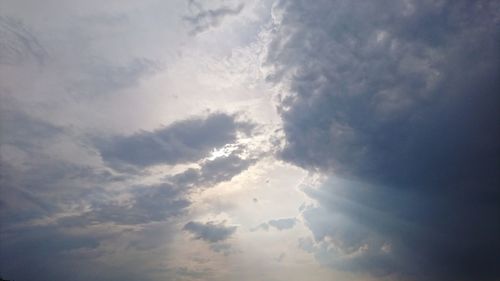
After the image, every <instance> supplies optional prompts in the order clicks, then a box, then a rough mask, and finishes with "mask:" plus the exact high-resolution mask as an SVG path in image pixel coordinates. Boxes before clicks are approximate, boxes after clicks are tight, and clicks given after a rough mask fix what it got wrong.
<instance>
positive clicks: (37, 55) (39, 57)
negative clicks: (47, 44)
mask: <svg viewBox="0 0 500 281" xmlns="http://www.w3.org/2000/svg"><path fill="white" fill-rule="evenodd" d="M47 58H48V53H47V51H46V50H45V48H44V47H43V46H42V44H41V43H40V41H39V40H38V38H37V37H36V36H35V35H34V34H33V32H32V31H31V30H30V29H29V28H28V27H26V25H25V24H24V23H23V22H22V21H20V20H17V19H15V18H11V17H4V16H0V64H9V65H14V64H19V63H22V62H24V61H25V60H27V59H31V60H34V61H35V62H37V63H38V64H43V63H44V62H45V61H46V60H47Z"/></svg>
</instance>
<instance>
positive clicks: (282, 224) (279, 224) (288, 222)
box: [253, 218, 297, 231]
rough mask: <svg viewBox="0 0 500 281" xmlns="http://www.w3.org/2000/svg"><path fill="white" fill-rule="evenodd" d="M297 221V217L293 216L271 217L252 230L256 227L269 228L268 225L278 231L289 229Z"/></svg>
mask: <svg viewBox="0 0 500 281" xmlns="http://www.w3.org/2000/svg"><path fill="white" fill-rule="evenodd" d="M296 223H297V219H295V218H283V219H273V220H270V221H268V222H264V223H261V224H260V225H259V226H257V227H256V228H254V229H253V231H255V230H257V229H262V230H266V231H267V230H269V227H273V228H275V229H277V230H279V231H281V230H285V229H291V228H293V227H294V226H295V224H296Z"/></svg>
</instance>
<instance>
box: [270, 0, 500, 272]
mask: <svg viewBox="0 0 500 281" xmlns="http://www.w3.org/2000/svg"><path fill="white" fill-rule="evenodd" d="M498 11H500V9H499V3H498V1H478V2H471V1H378V2H363V3H359V2H345V1H320V2H317V3H315V4H314V5H311V4H310V3H309V2H307V1H280V2H278V3H277V4H276V5H275V8H274V18H275V23H274V25H273V28H272V30H271V42H270V44H269V46H268V55H267V63H268V65H269V66H271V67H272V69H273V73H272V75H270V76H269V80H270V81H273V82H275V83H284V84H285V86H286V87H287V88H288V90H289V91H288V92H289V95H286V96H284V97H282V99H281V106H280V108H279V110H280V114H281V117H282V119H283V129H284V133H285V135H286V142H285V143H284V148H283V150H282V152H281V157H282V158H283V159H285V160H287V161H289V162H292V163H295V164H297V165H299V166H301V167H304V168H306V169H308V170H314V171H320V172H323V173H327V174H331V173H334V174H336V175H337V176H341V177H344V178H350V179H352V180H354V181H355V182H366V183H368V186H370V188H368V189H367V190H368V191H366V190H363V191H361V190H357V189H354V190H351V191H349V193H348V194H349V196H350V198H349V200H351V201H354V203H356V204H355V206H357V207H353V206H352V204H351V203H353V202H350V201H349V202H350V203H349V202H347V203H349V204H347V203H346V205H336V204H337V203H338V202H337V200H333V199H332V200H330V199H331V198H332V197H333V196H334V195H335V193H334V192H333V191H332V190H331V189H329V188H328V184H327V185H326V186H325V187H323V189H324V191H323V192H324V194H321V196H319V195H316V196H315V195H314V194H311V196H313V197H314V198H315V199H317V200H318V201H319V202H320V203H321V206H320V207H319V208H318V209H315V208H313V209H311V210H310V211H308V212H306V215H305V217H306V221H307V222H309V225H310V227H311V229H312V230H313V232H314V234H315V237H316V239H317V241H315V242H318V243H326V242H325V241H327V240H328V239H336V241H337V240H339V241H340V242H339V241H337V242H336V243H340V244H342V243H344V244H345V245H343V246H341V248H342V247H345V249H344V251H345V253H349V252H350V251H353V252H352V254H354V253H358V252H356V251H358V250H360V249H361V250H362V251H361V250H360V252H359V253H358V254H359V256H358V258H356V259H351V260H343V261H342V268H344V269H352V270H356V271H363V270H366V271H369V272H372V273H374V274H382V273H385V274H389V273H395V274H401V275H405V274H406V275H410V276H420V278H424V279H426V280H471V279H474V280H495V279H498V278H499V276H500V271H499V270H498V269H497V267H496V266H495V263H494V261H495V260H498V259H499V258H500V244H499V242H498V239H496V238H495V237H496V236H498V235H499V234H500V218H499V215H498V214H500V209H499V208H500V207H499V206H500V191H499V190H498V187H499V186H500V173H498V167H500V130H499V127H498V120H500V111H498V110H497V107H498V106H497V105H498V104H500V95H498V93H499V92H500V86H499V83H498V78H497V77H499V76H500V71H499V66H500V65H499V64H498V62H499V61H500V52H498V50H499V49H500V43H499V41H498V40H497V39H496V38H498V37H499V35H500V32H499V29H498V23H499V21H498V19H499V12H498ZM355 191H359V193H358V192H355ZM396 194H397V195H399V196H401V198H397V197H395V196H396ZM367 198H369V200H367ZM402 202H404V203H402ZM373 204H377V205H376V206H372V205H373ZM358 205H359V206H358ZM343 207H345V209H343V210H342V211H343V213H344V215H343V217H344V219H345V220H351V219H352V220H353V221H355V222H352V223H351V224H352V225H351V224H349V223H347V222H346V223H345V228H346V229H345V233H344V232H343V230H342V229H336V228H335V227H334V226H335V224H336V223H337V219H341V220H342V216H341V218H338V217H339V215H338V214H337V211H338V210H337V208H343ZM363 208H367V209H363ZM313 210H315V211H313ZM362 210H363V211H362ZM370 210H379V211H380V210H382V213H377V212H376V213H370ZM314 212H320V213H318V214H315V215H307V214H312V213H314ZM360 216H361V218H360ZM387 217H389V218H391V219H390V223H389V222H386V221H384V220H385V218H387ZM356 218H359V220H357V219H356ZM393 219H394V220H395V221H402V222H404V223H403V224H393ZM396 219H397V220H396ZM380 220H382V221H380ZM407 224H409V225H411V226H414V227H416V228H417V229H418V231H411V232H410V231H408V230H404V229H405V228H407V227H408V225H407ZM378 236H380V237H382V238H375V237H378ZM370 239H375V240H376V241H375V242H373V241H372V242H370V243H372V244H373V245H377V246H373V247H372V246H371V245H372V244H370V243H368V242H367V241H368V240H370ZM377 239H378V240H377ZM384 239H389V240H393V241H395V242H394V243H393V244H392V248H393V254H394V255H395V259H394V260H393V261H394V262H389V261H388V258H386V257H385V256H380V255H376V254H374V252H373V251H372V250H371V249H372V248H373V249H375V248H378V249H380V248H381V247H382V246H383V245H384V244H383V243H382V242H381V241H385V240H384ZM377 241H378V242H377ZM351 244H352V245H351ZM367 247H368V248H367ZM370 247H372V248H370ZM325 249H326V248H325ZM316 250H317V251H318V253H319V252H321V249H320V248H317V249H316ZM363 251H365V254H362V253H364V252H363ZM328 255H330V256H335V254H334V253H328V252H324V251H322V252H321V254H320V256H328ZM368 256H370V257H371V258H370V259H368V260H367V259H364V257H368ZM406 261H407V262H406ZM330 264H335V265H338V263H330ZM408 264H414V265H416V267H410V268H408V267H407V266H406V265H408ZM374 269H376V270H374Z"/></svg>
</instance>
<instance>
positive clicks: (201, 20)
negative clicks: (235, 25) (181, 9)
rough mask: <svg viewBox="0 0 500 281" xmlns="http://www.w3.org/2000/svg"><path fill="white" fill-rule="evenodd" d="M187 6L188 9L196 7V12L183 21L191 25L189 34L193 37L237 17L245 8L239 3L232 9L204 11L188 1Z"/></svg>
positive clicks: (223, 7)
mask: <svg viewBox="0 0 500 281" xmlns="http://www.w3.org/2000/svg"><path fill="white" fill-rule="evenodd" d="M189 5H190V7H196V9H197V10H198V11H197V12H196V13H194V14H193V15H190V16H185V17H184V19H185V20H186V21H187V22H189V23H190V24H191V26H192V27H191V34H193V35H196V34H198V33H201V32H204V31H206V30H208V29H210V28H212V27H217V26H219V25H220V24H221V23H222V21H223V20H224V18H226V17H228V16H236V15H238V14H239V13H240V12H241V11H242V10H243V8H244V7H245V5H244V4H243V3H241V4H239V5H238V6H236V7H234V8H231V7H226V6H222V7H219V8H216V9H204V8H203V7H202V6H201V5H200V4H198V3H196V2H195V1H190V3H189Z"/></svg>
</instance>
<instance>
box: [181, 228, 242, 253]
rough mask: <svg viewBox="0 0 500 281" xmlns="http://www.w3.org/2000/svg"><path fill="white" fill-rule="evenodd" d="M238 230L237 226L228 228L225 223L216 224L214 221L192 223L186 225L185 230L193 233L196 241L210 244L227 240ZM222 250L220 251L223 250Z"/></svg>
mask: <svg viewBox="0 0 500 281" xmlns="http://www.w3.org/2000/svg"><path fill="white" fill-rule="evenodd" d="M236 228H237V227H236V226H226V225H225V223H224V222H221V223H216V222H213V221H209V222H206V223H201V222H195V221H190V222H188V223H187V224H186V225H184V230H185V231H187V232H189V233H191V234H192V235H193V236H194V238H195V239H198V240H204V241H206V242H209V243H216V242H220V241H224V240H227V239H228V238H229V237H230V236H231V235H233V234H234V233H235V232H236ZM217 248H220V247H217ZM222 248H224V247H222ZM222 248H220V249H221V250H222Z"/></svg>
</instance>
